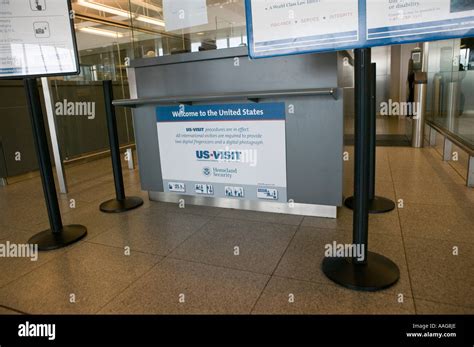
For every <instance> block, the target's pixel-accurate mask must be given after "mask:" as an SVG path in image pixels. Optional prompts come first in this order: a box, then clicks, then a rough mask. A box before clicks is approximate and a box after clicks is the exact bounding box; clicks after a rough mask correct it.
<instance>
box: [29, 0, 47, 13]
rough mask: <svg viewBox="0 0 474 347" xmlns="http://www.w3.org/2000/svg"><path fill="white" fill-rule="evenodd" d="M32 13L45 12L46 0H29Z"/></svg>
mask: <svg viewBox="0 0 474 347" xmlns="http://www.w3.org/2000/svg"><path fill="white" fill-rule="evenodd" d="M30 7H31V10H32V11H46V0H30Z"/></svg>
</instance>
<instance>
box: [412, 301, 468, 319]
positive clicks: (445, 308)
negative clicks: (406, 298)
mask: <svg viewBox="0 0 474 347" xmlns="http://www.w3.org/2000/svg"><path fill="white" fill-rule="evenodd" d="M415 305H416V313H417V314H439V315H444V314H474V308H473V307H463V306H455V305H448V304H441V303H439V302H433V301H426V300H421V299H415Z"/></svg>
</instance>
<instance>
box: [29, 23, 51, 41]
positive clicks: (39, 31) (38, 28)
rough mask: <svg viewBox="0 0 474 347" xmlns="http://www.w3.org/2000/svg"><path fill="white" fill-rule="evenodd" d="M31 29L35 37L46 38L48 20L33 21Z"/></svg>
mask: <svg viewBox="0 0 474 347" xmlns="http://www.w3.org/2000/svg"><path fill="white" fill-rule="evenodd" d="M33 29H34V31H35V36H36V37H39V38H48V37H49V35H50V33H49V23H48V22H35V23H33Z"/></svg>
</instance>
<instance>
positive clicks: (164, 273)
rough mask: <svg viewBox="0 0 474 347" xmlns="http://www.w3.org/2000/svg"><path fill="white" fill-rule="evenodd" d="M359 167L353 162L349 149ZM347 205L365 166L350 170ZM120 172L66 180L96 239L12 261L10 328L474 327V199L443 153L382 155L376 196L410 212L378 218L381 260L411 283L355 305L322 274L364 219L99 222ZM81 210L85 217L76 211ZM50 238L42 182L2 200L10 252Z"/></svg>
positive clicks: (359, 298)
mask: <svg viewBox="0 0 474 347" xmlns="http://www.w3.org/2000/svg"><path fill="white" fill-rule="evenodd" d="M348 151H349V152H350V153H351V158H353V157H352V149H351V148H348ZM345 166H346V167H345V194H346V195H347V196H348V195H350V194H351V193H352V182H353V180H352V178H351V176H352V171H353V162H352V161H349V162H346V163H345ZM109 167H110V162H109V160H108V159H103V160H99V161H96V162H92V163H88V164H84V165H80V166H75V167H72V168H68V169H67V175H68V179H69V183H70V191H71V193H70V194H68V195H67V196H61V197H60V203H61V209H62V213H63V220H64V222H65V223H81V224H84V225H86V226H87V227H88V230H89V234H88V236H87V237H86V238H85V239H84V240H83V241H81V242H79V243H77V244H75V245H73V246H71V247H69V248H66V249H62V250H59V251H53V252H47V253H40V257H39V259H38V261H36V262H33V261H30V260H29V259H24V258H23V259H18V258H0V273H1V275H0V276H1V277H0V314H17V313H21V312H25V313H131V314H139V313H173V314H174V313H192V314H195V313H238V314H245V313H255V314H271V313H297V314H307V313H321V314H329V313H341V314H351V313H361V314H363V313H368V314H376V313H388V314H397V313H401V314H409V313H419V314H431V313H435V314H441V313H448V314H452V313H471V314H472V313H474V212H473V211H474V191H473V190H472V189H468V188H466V187H465V186H464V182H463V179H462V178H461V177H460V176H459V175H458V174H457V173H456V171H455V170H454V169H453V168H452V167H451V166H450V165H448V164H446V163H443V162H442V161H441V158H440V157H439V154H437V153H436V152H435V150H434V149H421V150H415V149H411V148H400V147H393V148H384V147H382V148H378V152H377V193H378V195H382V196H385V197H388V198H391V199H394V200H396V201H397V203H402V204H403V206H402V207H400V208H398V209H397V210H395V211H393V212H391V213H388V214H383V215H371V216H370V236H369V248H370V250H371V251H375V252H378V253H381V254H383V255H385V256H387V257H389V258H391V259H392V260H393V261H395V262H396V263H397V264H398V266H399V268H400V274H401V278H400V281H399V282H398V283H397V284H396V285H395V286H393V287H392V288H389V289H387V290H384V291H380V292H376V293H366V292H356V291H351V290H348V289H345V288H342V287H339V286H338V285H336V284H334V283H332V282H331V281H330V280H328V279H327V278H326V277H325V275H324V274H323V272H322V271H321V262H322V260H323V256H324V245H325V244H327V243H331V242H332V241H335V240H336V241H339V242H351V237H352V212H351V211H350V210H348V209H346V208H340V209H339V217H338V219H337V220H331V219H324V218H314V217H301V216H289V215H281V214H271V213H259V212H249V211H237V210H228V209H218V208H210V207H199V206H191V205H188V206H186V207H185V208H184V209H180V208H179V207H178V206H177V205H175V204H167V203H158V202H150V201H148V199H147V196H146V194H145V193H144V192H141V190H140V183H139V177H138V172H137V171H136V170H135V171H129V170H124V176H125V177H124V180H125V184H126V189H127V193H128V195H140V196H142V197H143V198H144V200H145V204H144V206H143V207H142V208H140V209H137V210H135V211H131V212H128V213H125V214H121V215H109V214H103V213H101V212H99V210H98V206H99V204H100V203H101V202H102V201H104V200H107V199H109V198H111V197H113V195H114V193H113V183H112V175H111V172H110V168H109ZM71 199H74V200H75V204H76V208H74V209H72V208H70V204H71ZM47 227H48V222H47V215H46V211H45V207H44V203H43V196H42V190H41V185H40V181H39V179H38V178H35V179H30V180H27V181H24V182H20V183H16V184H13V185H10V186H7V187H4V188H0V243H5V242H6V241H10V242H14V243H24V242H26V241H27V240H28V239H29V237H30V236H32V235H33V234H34V233H35V232H38V231H40V230H42V229H45V228H47Z"/></svg>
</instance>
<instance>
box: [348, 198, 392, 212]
mask: <svg viewBox="0 0 474 347" xmlns="http://www.w3.org/2000/svg"><path fill="white" fill-rule="evenodd" d="M344 205H345V206H346V207H347V208H349V209H351V210H353V209H354V197H353V196H351V197H349V198H347V199H346V200H345V201H344ZM394 209H395V203H394V202H393V201H392V200H390V199H387V198H382V197H380V196H376V197H374V198H373V199H372V200H370V201H369V213H372V214H377V213H387V212H390V211H393V210H394Z"/></svg>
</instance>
